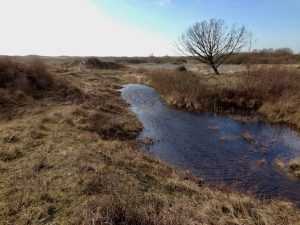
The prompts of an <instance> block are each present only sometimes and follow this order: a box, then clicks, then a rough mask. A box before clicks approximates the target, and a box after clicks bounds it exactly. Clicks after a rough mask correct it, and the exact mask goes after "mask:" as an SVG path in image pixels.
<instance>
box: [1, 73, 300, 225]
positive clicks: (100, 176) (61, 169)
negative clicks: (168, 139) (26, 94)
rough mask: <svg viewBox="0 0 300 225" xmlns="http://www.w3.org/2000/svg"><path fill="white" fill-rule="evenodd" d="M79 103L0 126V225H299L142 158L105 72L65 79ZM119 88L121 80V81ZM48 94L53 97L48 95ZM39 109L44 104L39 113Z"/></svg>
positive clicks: (283, 212)
mask: <svg viewBox="0 0 300 225" xmlns="http://www.w3.org/2000/svg"><path fill="white" fill-rule="evenodd" d="M57 75H58V76H64V77H65V76H66V77H67V78H68V80H69V81H70V83H71V84H72V85H76V86H77V85H78V84H80V85H81V86H80V91H82V92H84V93H85V94H86V95H87V96H88V97H87V98H86V99H85V101H84V102H80V103H78V102H74V101H64V102H63V103H62V102H60V101H53V100H52V99H51V98H50V97H49V98H42V99H39V101H36V102H35V104H33V105H30V109H29V110H28V109H27V106H26V105H25V106H19V107H20V110H24V111H25V110H27V111H25V112H26V113H25V114H24V115H23V116H22V117H17V118H12V119H11V120H10V121H0V128H1V129H0V171H1V173H0V196H1V198H0V224H20V225H23V224H32V225H37V224H74V225H89V224H90V225H102V224H103V225H104V224H112V225H119V224H123V225H135V224H136V225H141V224H143V225H166V224H174V225H177V224H178V225H179V224H187V225H188V224H191V225H192V224H220V225H222V224H224V225H225V224H250V225H251V224H253V225H254V224H255V225H256V224H264V225H271V224H276V225H281V224H282V225H283V224H292V225H293V224H295V225H296V224H297V222H298V221H299V220H300V213H299V210H298V209H296V208H295V207H294V206H293V205H292V204H291V203H288V202H285V201H282V200H270V201H267V200H259V199H256V198H254V197H252V196H250V195H246V194H240V193H236V192H234V191H232V192H222V191H220V190H218V189H212V188H210V187H207V186H206V185H205V184H203V182H202V181H201V180H200V179H196V178H193V177H190V176H188V175H187V174H186V173H183V172H181V173H179V172H177V171H175V170H174V169H173V168H172V167H170V166H169V165H167V164H166V163H164V162H162V161H159V160H157V159H155V158H153V157H152V156H149V155H146V154H145V153H144V152H143V151H141V150H140V148H139V145H140V143H138V142H137V141H135V140H133V138H134V137H135V135H137V133H138V130H140V129H141V126H140V124H139V123H138V122H137V120H136V118H135V117H134V116H133V115H132V114H131V113H130V112H129V109H128V108H127V107H128V105H127V104H126V103H125V102H124V101H123V100H122V99H121V96H120V93H118V91H117V88H118V87H119V85H120V84H121V83H122V82H124V81H127V79H128V78H126V75H127V74H126V73H125V72H123V73H122V76H120V75H118V74H117V75H116V74H115V73H113V74H112V73H109V72H108V71H105V72H104V71H95V70H92V71H90V70H88V69H86V70H85V71H83V72H82V73H81V72H77V73H76V74H71V75H70V74H69V75H66V74H65V73H61V74H57ZM124 78H126V80H121V79H124ZM48 94H49V95H50V94H53V95H54V93H53V92H49V93H48ZM39 102H42V103H43V104H38V103H39Z"/></svg>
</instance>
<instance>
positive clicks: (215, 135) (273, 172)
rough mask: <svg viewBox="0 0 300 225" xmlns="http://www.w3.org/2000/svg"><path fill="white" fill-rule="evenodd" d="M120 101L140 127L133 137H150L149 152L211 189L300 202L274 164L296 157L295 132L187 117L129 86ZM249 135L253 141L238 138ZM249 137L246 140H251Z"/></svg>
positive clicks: (299, 190) (299, 188) (292, 183)
mask: <svg viewBox="0 0 300 225" xmlns="http://www.w3.org/2000/svg"><path fill="white" fill-rule="evenodd" d="M122 96H123V98H124V99H125V100H126V101H127V102H128V103H130V104H131V107H132V110H133V112H135V113H136V115H137V116H138V118H139V120H140V121H141V122H142V123H143V126H144V130H143V132H142V133H141V134H140V136H139V138H141V139H144V138H146V137H149V138H152V139H153V140H154V143H153V144H152V145H151V146H150V147H149V151H150V153H152V154H154V155H156V156H158V157H159V158H161V159H163V160H165V161H167V162H169V163H171V164H173V165H174V166H175V167H176V168H178V169H187V170H189V171H190V172H192V173H194V174H195V175H198V176H201V177H202V178H203V179H204V180H205V181H206V182H208V183H210V184H212V185H214V184H216V183H219V182H222V183H225V184H235V185H236V187H237V188H239V189H242V190H251V191H254V192H255V193H256V194H257V195H258V196H260V197H274V196H282V197H286V198H288V199H290V200H292V201H294V202H296V203H297V202H300V181H299V180H298V179H297V178H295V177H293V176H289V175H286V173H284V172H282V171H280V170H279V169H278V168H276V166H275V165H274V163H273V161H274V160H275V159H276V158H277V157H284V158H292V157H299V156H300V137H299V136H298V134H297V133H296V132H293V131H291V130H289V129H286V128H282V127H280V126H274V125H268V124H264V123H262V122H255V123H243V122H240V121H236V120H234V119H232V118H230V117H228V116H220V115H216V114H214V113H203V114H193V113H189V112H184V111H180V110H176V109H173V108H170V107H168V106H167V105H165V104H164V103H163V102H162V101H161V100H160V98H159V96H158V94H157V93H156V91H155V90H154V89H153V88H151V87H147V86H144V85H138V84H129V85H126V86H125V87H124V88H123V89H122ZM245 133H249V134H251V136H252V137H253V140H246V139H245V138H243V135H244V134H245ZM252 137H251V138H252Z"/></svg>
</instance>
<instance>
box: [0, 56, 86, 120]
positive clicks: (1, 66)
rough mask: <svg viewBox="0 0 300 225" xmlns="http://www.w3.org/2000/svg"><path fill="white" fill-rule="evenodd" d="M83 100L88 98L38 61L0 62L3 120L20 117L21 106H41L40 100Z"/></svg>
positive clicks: (5, 60)
mask: <svg viewBox="0 0 300 225" xmlns="http://www.w3.org/2000/svg"><path fill="white" fill-rule="evenodd" d="M45 98H52V99H53V100H58V101H66V100H67V101H68V100H76V101H82V100H83V99H84V98H85V96H84V94H83V93H82V92H81V91H80V90H79V89H78V88H75V87H73V86H72V85H70V84H69V83H68V82H67V81H66V80H65V79H64V78H58V77H57V76H56V75H54V74H53V73H51V72H49V70H48V67H47V66H46V64H44V63H43V62H42V61H40V60H39V59H32V60H31V61H29V62H24V63H20V62H17V61H14V60H12V59H10V58H1V59H0V106H1V108H0V112H1V114H2V117H1V118H0V119H5V118H8V119H11V118H12V117H13V116H14V115H19V114H21V112H19V110H18V109H19V108H20V106H25V105H28V106H29V105H30V104H38V103H39V101H40V99H45Z"/></svg>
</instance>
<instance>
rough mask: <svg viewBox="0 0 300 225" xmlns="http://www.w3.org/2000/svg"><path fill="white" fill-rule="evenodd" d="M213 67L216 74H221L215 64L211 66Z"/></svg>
mask: <svg viewBox="0 0 300 225" xmlns="http://www.w3.org/2000/svg"><path fill="white" fill-rule="evenodd" d="M211 67H212V68H213V69H214V71H215V74H216V75H220V73H219V71H218V68H217V67H215V66H211Z"/></svg>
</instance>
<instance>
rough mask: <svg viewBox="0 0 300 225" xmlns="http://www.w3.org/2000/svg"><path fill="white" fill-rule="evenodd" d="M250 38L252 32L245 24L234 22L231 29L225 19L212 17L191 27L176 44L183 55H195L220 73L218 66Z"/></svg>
mask: <svg viewBox="0 0 300 225" xmlns="http://www.w3.org/2000/svg"><path fill="white" fill-rule="evenodd" d="M250 40H251V34H250V33H249V32H248V31H247V29H246V27H245V26H241V27H237V26H236V25H235V24H234V25H233V26H232V27H231V28H230V29H229V28H228V27H227V25H226V23H225V21H224V20H220V19H219V20H217V19H210V20H209V21H202V22H200V23H195V24H194V25H193V26H191V27H189V28H188V29H187V31H186V32H185V33H184V34H183V35H182V36H181V37H180V38H179V40H178V43H176V46H177V49H178V50H179V52H181V53H182V54H183V55H185V56H194V57H195V58H197V59H198V60H199V61H200V62H201V63H205V64H208V65H210V66H211V67H212V68H213V69H214V71H215V73H216V74H219V72H218V67H219V66H220V65H221V64H222V63H224V61H225V60H226V59H228V58H229V57H230V56H231V55H232V54H234V53H237V52H240V51H241V49H242V48H243V47H245V46H246V45H247V44H248V43H249V41H250Z"/></svg>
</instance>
